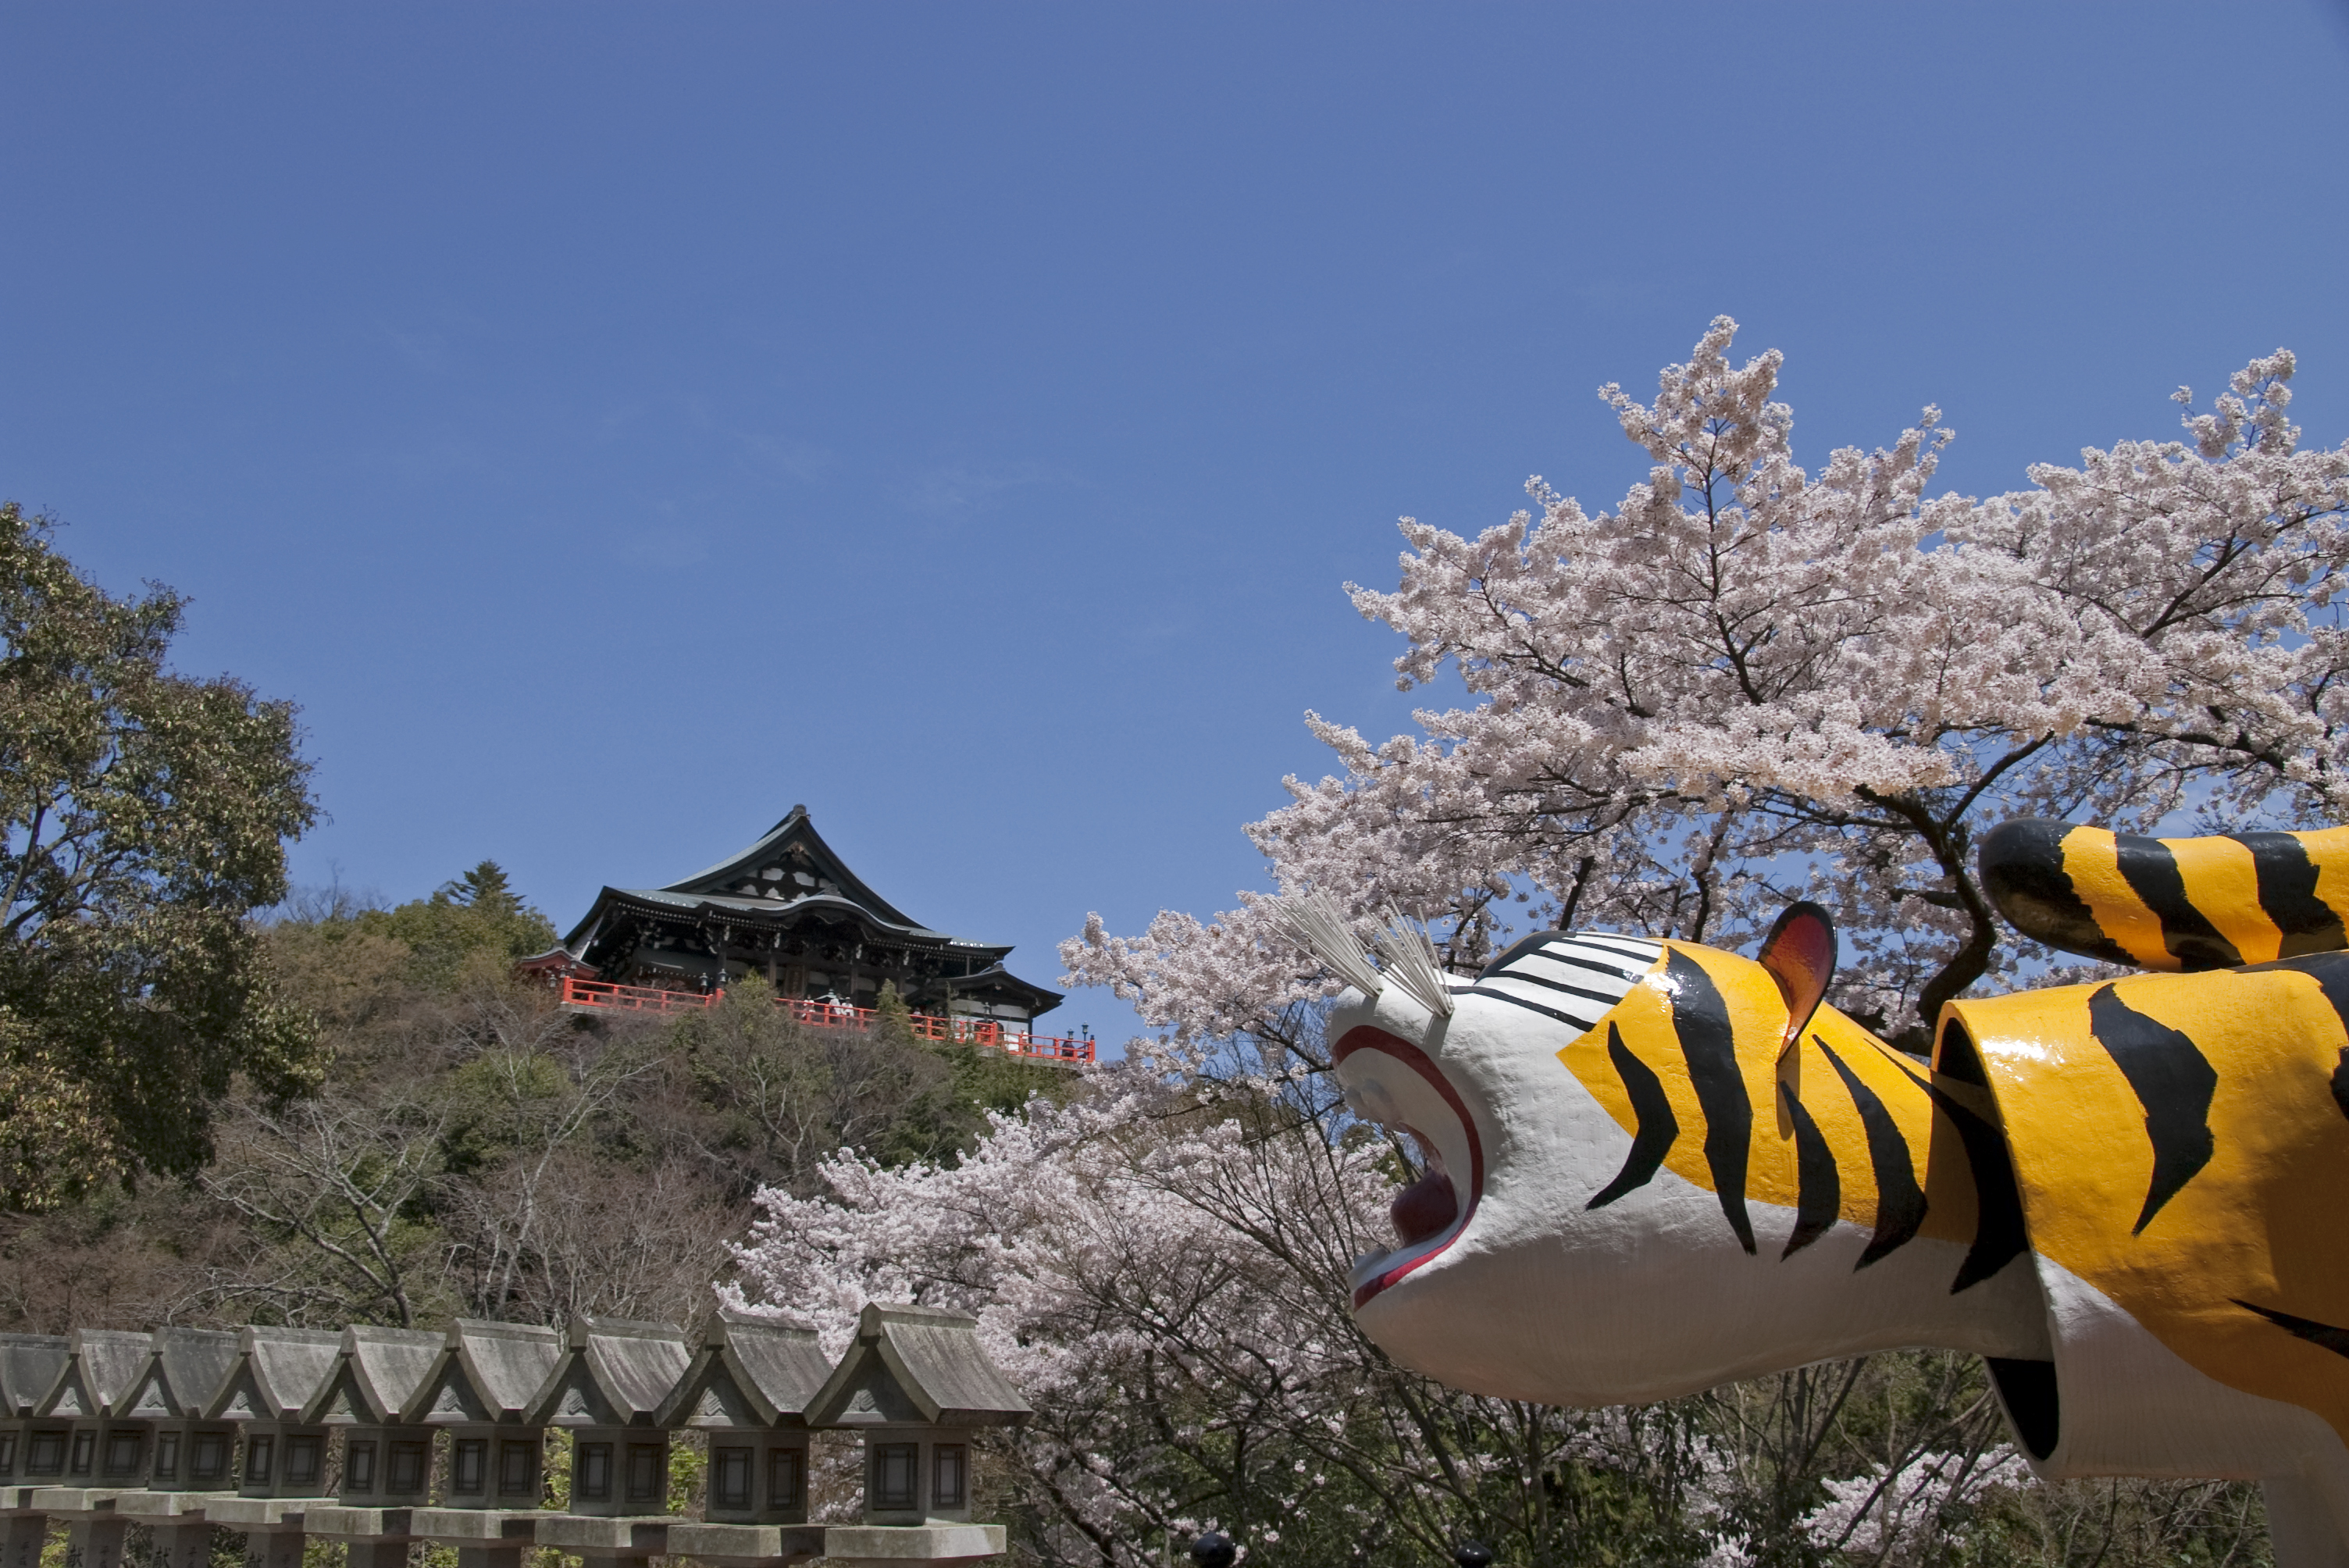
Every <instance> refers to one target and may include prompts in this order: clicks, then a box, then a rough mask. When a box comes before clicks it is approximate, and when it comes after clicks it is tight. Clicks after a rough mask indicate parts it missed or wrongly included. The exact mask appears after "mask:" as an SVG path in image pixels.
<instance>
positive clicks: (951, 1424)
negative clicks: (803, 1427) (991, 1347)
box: [807, 1303, 1031, 1563]
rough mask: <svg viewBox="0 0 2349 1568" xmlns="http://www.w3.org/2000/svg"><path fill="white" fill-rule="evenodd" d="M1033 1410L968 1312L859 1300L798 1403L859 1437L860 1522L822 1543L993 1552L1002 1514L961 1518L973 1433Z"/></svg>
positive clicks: (862, 1548)
mask: <svg viewBox="0 0 2349 1568" xmlns="http://www.w3.org/2000/svg"><path fill="white" fill-rule="evenodd" d="M1030 1414H1031V1412H1030V1409H1029V1408H1028V1405H1027V1402H1026V1401H1025V1400H1023V1399H1021V1398H1019V1391H1018V1390H1017V1389H1015V1388H1013V1387H1011V1385H1010V1383H1009V1382H1008V1381H1007V1380H1006V1379H1005V1377H1004V1376H1003V1374H1002V1373H1001V1372H1000V1371H999V1370H997V1368H996V1366H995V1363H994V1362H993V1361H991V1360H989V1359H988V1356H987V1352H986V1351H985V1350H983V1349H981V1348H980V1347H979V1343H978V1320H977V1319H975V1318H970V1317H966V1316H964V1315H961V1314H960V1313H955V1312H941V1311H939V1310H937V1309H936V1308H935V1307H926V1306H883V1305H879V1304H877V1303H875V1304H871V1305H867V1306H866V1307H865V1308H864V1313H863V1314H862V1315H860V1316H859V1317H858V1318H857V1322H856V1342H855V1343H854V1345H852V1346H849V1347H848V1354H846V1355H845V1356H843V1357H841V1359H840V1365H839V1366H837V1367H833V1371H832V1376H831V1377H829V1378H827V1379H826V1380H825V1382H824V1385H823V1387H822V1388H821V1389H819V1390H818V1391H817V1393H816V1396H815V1398H813V1399H812V1400H811V1401H809V1404H808V1408H807V1419H808V1425H809V1426H811V1427H819V1428H821V1427H839V1428H843V1429H848V1430H852V1431H854V1432H856V1433H857V1434H858V1435H859V1436H860V1437H862V1438H863V1439H864V1528H861V1529H860V1528H857V1527H854V1526H845V1525H835V1526H833V1528H832V1529H831V1530H829V1531H828V1532H826V1534H825V1538H824V1555H825V1556H826V1557H827V1558H831V1559H833V1560H834V1561H842V1562H850V1563H856V1562H867V1563H886V1562H895V1561H902V1560H903V1559H905V1558H908V1557H920V1558H924V1559H927V1560H929V1561H931V1562H933V1563H937V1562H963V1561H971V1560H976V1559H978V1558H980V1557H988V1556H992V1555H994V1554H995V1553H999V1552H1001V1551H1002V1550H1003V1548H1004V1539H1003V1527H1002V1526H1001V1525H993V1524H990V1525H975V1524H972V1523H971V1522H970V1468H971V1467H970V1460H971V1448H970V1440H971V1439H972V1437H973V1436H974V1435H975V1434H976V1433H977V1432H978V1430H979V1429H981V1428H985V1427H995V1426H1010V1425H1015V1424H1017V1423H1018V1422H1020V1421H1024V1420H1026V1419H1027V1418H1028V1417H1029V1416H1030Z"/></svg>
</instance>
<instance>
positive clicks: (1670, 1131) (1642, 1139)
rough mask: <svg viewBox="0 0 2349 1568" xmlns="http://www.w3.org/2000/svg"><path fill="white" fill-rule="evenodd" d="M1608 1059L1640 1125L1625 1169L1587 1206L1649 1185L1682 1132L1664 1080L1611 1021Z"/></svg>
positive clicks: (1595, 1206)
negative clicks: (1631, 1046)
mask: <svg viewBox="0 0 2349 1568" xmlns="http://www.w3.org/2000/svg"><path fill="white" fill-rule="evenodd" d="M1607 1059H1608V1060H1609V1061H1610V1062H1613V1063H1614V1064H1615V1071H1616V1073H1617V1075H1618V1076H1619V1077H1620V1078H1622V1080H1623V1090H1624V1092H1625V1093H1626V1094H1628V1095H1630V1097H1631V1114H1632V1115H1633V1116H1634V1117H1635V1118H1637V1119H1638V1128H1637V1130H1635V1131H1634V1132H1633V1133H1632V1134H1631V1152H1630V1153H1629V1154H1627V1155H1625V1156H1624V1157H1623V1169H1622V1170H1620V1171H1617V1172H1616V1173H1615V1180H1613V1181H1609V1183H1607V1185H1606V1186H1605V1187H1603V1188H1601V1189H1600V1190H1599V1193H1598V1195H1597V1196H1596V1197H1594V1198H1592V1199H1591V1200H1590V1202H1588V1203H1585V1204H1584V1205H1583V1207H1584V1208H1586V1209H1603V1208H1605V1207H1606V1206H1607V1205H1608V1204H1609V1203H1611V1202H1614V1201H1615V1200H1616V1199H1618V1198H1620V1197H1621V1196H1622V1195H1623V1194H1624V1193H1626V1192H1629V1191H1631V1190H1632V1189H1633V1188H1635V1187H1644V1186H1646V1185H1647V1184H1648V1183H1649V1181H1651V1180H1653V1179H1654V1177H1655V1174H1656V1170H1657V1167H1659V1166H1661V1164H1663V1162H1664V1156H1665V1155H1667V1154H1669V1153H1671V1150H1672V1143H1673V1141H1674V1140H1676V1139H1678V1138H1679V1137H1680V1135H1681V1122H1680V1118H1678V1117H1676V1116H1674V1115H1673V1114H1672V1102H1671V1100H1670V1099H1667V1098H1666V1097H1665V1095H1664V1086H1663V1081H1662V1080H1661V1079H1660V1078H1657V1077H1656V1075H1655V1073H1654V1072H1653V1071H1652V1070H1651V1068H1649V1066H1648V1064H1647V1063H1645V1062H1643V1061H1641V1060H1640V1058H1639V1057H1635V1056H1633V1055H1632V1054H1631V1053H1630V1050H1629V1049H1627V1048H1626V1047H1624V1044H1623V1035H1622V1031H1620V1030H1619V1029H1618V1028H1616V1026H1614V1025H1612V1024H1609V1025H1608V1026H1607Z"/></svg>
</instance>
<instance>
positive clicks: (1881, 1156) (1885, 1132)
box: [1811, 1035, 1925, 1274]
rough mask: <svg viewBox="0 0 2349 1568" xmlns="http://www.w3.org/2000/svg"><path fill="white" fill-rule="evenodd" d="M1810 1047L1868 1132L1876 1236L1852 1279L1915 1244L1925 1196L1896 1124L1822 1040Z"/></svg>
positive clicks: (1872, 1092)
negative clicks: (1832, 1070)
mask: <svg viewBox="0 0 2349 1568" xmlns="http://www.w3.org/2000/svg"><path fill="white" fill-rule="evenodd" d="M1811 1044H1813V1045H1815V1046H1816V1047H1818V1048H1819V1049H1821V1050H1822V1051H1825V1052H1826V1057H1827V1062H1828V1064H1829V1065H1830V1066H1832V1067H1833V1068H1835V1070H1836V1076H1837V1078H1841V1079H1843V1087H1844V1088H1846V1089H1847V1090H1848V1091H1849V1092H1850V1094H1851V1103H1852V1104H1853V1106H1854V1107H1856V1108H1857V1109H1858V1111H1859V1124H1860V1126H1861V1127H1863V1128H1865V1129H1866V1130H1867V1131H1868V1164H1869V1165H1870V1166H1872V1167H1873V1168H1874V1169H1875V1171H1876V1234H1875V1235H1874V1236H1872V1237H1871V1238H1869V1240H1868V1250H1867V1251H1866V1252H1864V1253H1860V1254H1859V1262H1857V1263H1856V1264H1853V1265H1852V1271H1853V1272H1854V1273H1855V1274H1856V1273H1857V1272H1858V1271H1859V1270H1861V1269H1864V1268H1866V1267H1867V1266H1868V1264H1872V1263H1874V1262H1876V1261H1877V1260H1878V1259H1879V1258H1881V1257H1884V1256H1885V1255H1886V1254H1888V1253H1892V1252H1894V1251H1897V1250H1898V1249H1899V1248H1901V1247H1904V1246H1907V1245H1908V1244H1909V1243H1910V1242H1911V1241H1913V1240H1915V1239H1916V1235H1917V1227H1918V1226H1920V1225H1922V1224H1923V1223H1924V1222H1925V1191H1924V1189H1923V1188H1921V1187H1920V1186H1918V1185H1917V1169H1916V1166H1915V1165H1914V1164H1913V1163H1912V1162H1911V1161H1910V1160H1909V1140H1907V1139H1905V1138H1903V1137H1901V1136H1900V1127H1899V1123H1897V1122H1895V1121H1894V1120H1893V1119H1892V1113H1891V1112H1890V1111H1889V1110H1887V1109H1884V1102H1883V1101H1882V1100H1880V1099H1877V1098H1876V1091H1875V1090H1874V1089H1872V1088H1868V1086H1867V1085H1866V1084H1864V1083H1862V1082H1860V1081H1859V1075H1858V1074H1857V1073H1855V1072H1853V1071H1852V1070H1851V1069H1850V1068H1847V1067H1846V1066H1844V1063H1843V1058H1842V1057H1839V1056H1837V1055H1836V1054H1835V1049H1834V1047H1831V1046H1829V1045H1828V1044H1827V1043H1826V1041H1825V1040H1823V1039H1821V1038H1819V1037H1818V1036H1816V1035H1813V1036H1812V1037H1811Z"/></svg>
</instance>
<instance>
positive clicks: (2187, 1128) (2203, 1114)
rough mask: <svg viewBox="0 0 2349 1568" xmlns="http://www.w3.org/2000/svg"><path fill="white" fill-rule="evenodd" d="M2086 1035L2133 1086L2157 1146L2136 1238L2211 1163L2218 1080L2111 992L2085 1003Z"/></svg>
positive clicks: (2172, 1035) (2164, 1028)
mask: <svg viewBox="0 0 2349 1568" xmlns="http://www.w3.org/2000/svg"><path fill="white" fill-rule="evenodd" d="M2088 1033H2089V1035H2090V1036H2091V1037H2094V1038H2095V1042H2096V1044H2098V1045H2100V1046H2102V1047H2105V1052H2106V1055H2107V1056H2110V1057H2112V1058H2113V1065H2114V1066H2115V1067H2117V1068H2120V1069H2121V1076H2122V1077H2123V1078H2127V1079H2128V1085H2129V1088H2130V1089H2131V1090H2132V1091H2133V1092H2135V1094H2136V1095H2137V1103H2138V1104H2139V1105H2141V1106H2143V1107H2144V1108H2145V1133H2146V1136H2147V1138H2149V1139H2151V1140H2153V1180H2152V1181H2151V1182H2150V1183H2148V1184H2147V1187H2146V1192H2145V1207H2144V1209H2143V1210H2141V1211H2139V1212H2138V1214H2137V1225H2136V1227H2135V1229H2133V1230H2132V1231H2131V1232H2130V1234H2131V1235H2137V1234H2138V1233H2142V1232H2143V1231H2144V1230H2145V1228H2146V1226H2147V1225H2149V1224H2151V1223H2152V1222H2153V1217H2154V1216H2155V1215H2156V1214H2158V1213H2159V1212H2161V1206H2162V1205H2163V1204H2165V1203H2167V1202H2169V1200H2170V1199H2171V1198H2173V1197H2175V1196H2177V1194H2178V1189H2179V1188H2180V1187H2183V1186H2185V1185H2186V1183H2188V1182H2189V1181H2192V1180H2194V1178H2195V1176H2196V1175H2197V1174H2198V1173H2199V1171H2201V1169H2202V1167H2204V1166H2205V1165H2208V1164H2209V1163H2210V1155H2211V1152H2212V1150H2214V1149H2215V1148H2216V1147H2217V1145H2216V1141H2215V1140H2213V1139H2212V1138H2211V1136H2210V1096H2211V1094H2212V1092H2213V1091H2215V1090H2216V1089H2217V1088H2218V1087H2219V1075H2218V1074H2217V1073H2216V1072H2214V1071H2212V1070H2211V1067H2210V1063H2209V1060H2208V1059H2206V1058H2205V1057H2203V1055H2202V1053H2201V1052H2200V1051H2199V1050H2198V1049H2196V1048H2195V1045H2194V1042H2193V1041H2192V1040H2191V1039H2189V1038H2188V1037H2186V1036H2184V1035H2182V1034H2180V1033H2178V1031H2177V1030H2176V1029H2173V1028H2171V1027H2170V1026H2168V1025H2167V1024H2164V1023H2161V1022H2159V1021H2158V1020H2156V1019H2153V1018H2148V1017H2147V1016H2145V1015H2144V1014H2143V1013H2140V1012H2138V1011H2137V1009H2136V1008H2134V1007H2132V1006H2129V1005H2128V1004H2127V1002H2124V1001H2122V1000H2121V998H2120V994H2119V993H2118V992H2116V991H2115V990H2114V989H2113V987H2112V986H2111V985H2099V986H2098V987H2096V991H2095V995H2092V996H2090V997H2089V998H2088Z"/></svg>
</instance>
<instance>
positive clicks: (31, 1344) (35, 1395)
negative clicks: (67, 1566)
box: [0, 1334, 70, 1513]
mask: <svg viewBox="0 0 2349 1568" xmlns="http://www.w3.org/2000/svg"><path fill="white" fill-rule="evenodd" d="M69 1343H70V1342H69V1341H67V1339H66V1338H65V1336H63V1335H56V1334H0V1487H6V1488H11V1489H13V1488H16V1487H19V1486H22V1485H24V1484H25V1480H26V1475H27V1473H28V1471H27V1468H26V1429H27V1428H28V1427H29V1426H30V1425H31V1424H32V1421H33V1412H34V1411H35V1410H36V1409H37V1408H40V1403H41V1400H42V1398H44V1397H46V1396H47V1393H48V1391H49V1390H50V1389H51V1388H53V1387H56V1386H57V1375H58V1374H59V1373H61V1372H63V1371H64V1370H65V1369H66V1352H67V1346H68V1345H69ZM65 1465H66V1460H65V1447H64V1444H63V1443H62V1442H60V1443H59V1444H58V1445H57V1464H56V1466H55V1468H54V1469H52V1470H49V1472H48V1474H47V1476H45V1477H44V1479H45V1480H46V1479H50V1478H53V1477H57V1476H62V1475H64V1474H65ZM7 1502H8V1511H10V1512H12V1513H13V1512H15V1511H16V1510H17V1507H18V1506H19V1500H18V1499H17V1498H16V1496H14V1494H13V1492H12V1493H11V1495H9V1497H8V1498H7Z"/></svg>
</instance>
